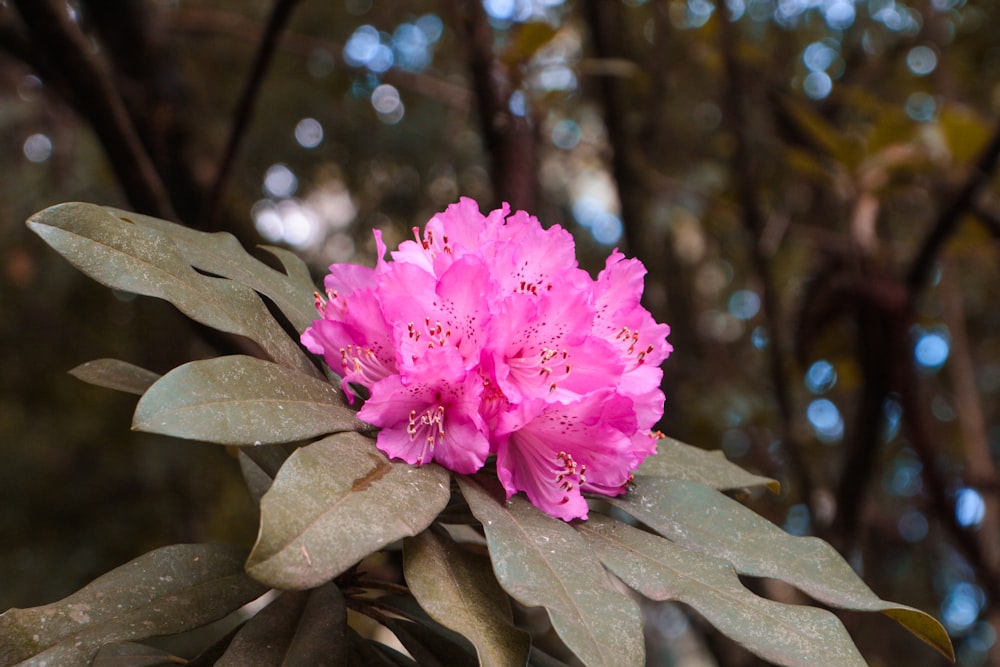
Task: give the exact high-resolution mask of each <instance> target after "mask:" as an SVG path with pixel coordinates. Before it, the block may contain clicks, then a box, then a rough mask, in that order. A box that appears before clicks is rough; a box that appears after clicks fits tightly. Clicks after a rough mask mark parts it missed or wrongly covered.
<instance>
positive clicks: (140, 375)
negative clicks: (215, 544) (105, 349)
mask: <svg viewBox="0 0 1000 667" xmlns="http://www.w3.org/2000/svg"><path fill="white" fill-rule="evenodd" d="M69 374H70V375H72V376H73V377H75V378H77V379H80V380H83V381H84V382H89V383H90V384H93V385H97V386H98V387H107V388H108V389H117V390H118V391H124V392H127V393H129V394H137V395H139V396H142V395H143V394H144V393H146V390H147V389H149V388H150V386H152V384H153V383H154V382H156V381H157V380H159V379H160V375H159V373H154V372H153V371H147V370H146V369H145V368H142V367H140V366H136V365H135V364H130V363H128V362H127V361H120V360H118V359H95V360H94V361H88V362H87V363H85V364H80V365H79V366H77V367H76V368H74V369H72V370H71V371H70V372H69Z"/></svg>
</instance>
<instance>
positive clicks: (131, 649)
mask: <svg viewBox="0 0 1000 667" xmlns="http://www.w3.org/2000/svg"><path fill="white" fill-rule="evenodd" d="M185 663H187V660H185V659H184V658H181V657H178V656H176V655H172V654H170V653H169V652H167V651H162V650H160V649H158V648H154V647H152V646H146V645H145V644H137V643H135V642H119V643H114V644H105V645H104V646H102V647H101V648H100V650H99V651H98V652H97V655H95V656H94V661H93V662H92V663H90V667H165V666H167V665H174V666H176V665H183V664H185Z"/></svg>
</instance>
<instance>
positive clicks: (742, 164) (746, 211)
mask: <svg viewBox="0 0 1000 667" xmlns="http://www.w3.org/2000/svg"><path fill="white" fill-rule="evenodd" d="M732 18H733V16H732V12H731V11H730V12H729V15H727V16H720V17H719V19H718V22H719V27H720V30H719V37H720V39H721V40H722V52H723V59H724V61H725V68H726V73H727V76H728V79H729V81H728V85H727V86H726V92H725V100H724V103H725V108H726V113H725V117H726V118H727V119H728V121H729V129H730V131H731V132H732V133H733V136H734V137H735V139H736V141H735V149H734V152H733V169H734V171H735V178H734V180H735V185H736V194H737V197H738V198H739V200H740V203H741V217H742V221H743V227H744V228H745V229H746V232H747V235H748V236H749V238H750V259H751V262H752V264H753V267H754V271H755V272H756V273H757V276H758V278H759V279H760V281H761V292H762V294H761V304H762V308H763V311H764V316H765V318H766V319H767V327H768V333H769V334H770V338H771V342H770V345H768V350H769V353H770V356H769V362H770V371H771V379H772V382H773V383H774V397H775V401H776V402H777V404H778V411H779V413H780V414H781V440H782V442H783V444H784V451H785V452H786V453H787V456H788V460H789V463H790V464H791V466H792V469H793V471H794V473H795V476H796V478H797V481H798V483H799V485H800V487H801V489H800V492H801V495H802V498H803V499H804V500H805V502H806V503H807V504H810V506H811V503H812V497H811V496H812V492H813V482H812V475H811V474H810V473H809V469H808V467H807V466H806V464H805V461H804V460H803V459H802V454H801V451H800V448H799V445H798V443H797V442H796V439H795V435H794V429H793V423H794V417H793V409H792V398H791V393H790V391H789V389H788V380H787V378H786V376H785V370H784V352H785V336H784V332H783V330H782V327H781V304H780V302H779V297H778V290H777V289H776V287H775V284H774V276H773V275H772V273H771V266H770V263H769V260H768V257H767V256H766V255H765V254H764V251H763V248H762V246H761V242H760V241H761V235H762V234H763V231H764V221H763V215H762V213H761V207H760V202H759V201H758V198H757V189H758V185H757V179H756V178H755V176H754V173H755V172H754V165H753V161H752V159H751V157H750V146H749V139H748V137H747V132H746V129H747V126H748V124H749V118H748V114H747V113H746V108H745V100H744V99H743V90H744V82H745V77H744V76H743V71H742V68H741V67H740V63H739V61H738V59H737V55H736V43H737V38H738V35H737V34H736V30H735V25H736V24H735V23H734V22H733V20H732Z"/></svg>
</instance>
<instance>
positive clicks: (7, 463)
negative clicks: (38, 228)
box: [0, 0, 1000, 667]
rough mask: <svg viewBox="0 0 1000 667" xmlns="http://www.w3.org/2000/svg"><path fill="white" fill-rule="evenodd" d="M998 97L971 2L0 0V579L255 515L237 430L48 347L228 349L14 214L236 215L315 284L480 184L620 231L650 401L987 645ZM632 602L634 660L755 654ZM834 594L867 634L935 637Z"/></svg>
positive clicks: (366, 259) (854, 555) (996, 365)
mask: <svg viewBox="0 0 1000 667" xmlns="http://www.w3.org/2000/svg"><path fill="white" fill-rule="evenodd" d="M998 111H1000V7H998V6H997V5H996V4H995V3H993V2H988V1H983V2H976V1H975V0H905V1H904V0H714V1H713V0H482V1H480V0H439V1H433V0H414V1H411V2H407V3H397V2H389V1H388V0H326V1H323V2H319V1H316V0H297V1H296V0H272V1H268V2H265V1H264V0H253V1H245V2H235V1H232V0H228V1H227V0H78V1H75V2H64V1H63V0H3V1H0V150H2V156H3V160H2V161H0V221H2V224H0V351H2V355H3V356H2V359H0V455H2V457H3V465H2V466H0V573H2V574H0V609H6V608H8V607H10V606H22V607H23V606H33V605H38V604H43V603H46V602H49V601H52V600H55V599H58V598H60V597H63V596H65V595H67V594H68V593H70V592H72V591H73V590H75V589H77V588H79V587H80V586H82V585H83V584H85V583H86V582H87V581H89V580H90V579H92V578H94V577H96V576H98V575H99V574H101V573H102V572H105V571H107V570H108V569H110V568H112V567H114V566H116V565H118V564H121V563H122V562H124V561H126V560H128V559H131V558H133V557H135V556H137V555H138V554H140V553H143V552H145V551H147V550H149V549H151V548H154V547H156V546H160V545H164V544H168V543H174V542H189V541H227V542H242V543H247V544H249V543H251V542H252V541H253V539H254V536H255V532H256V526H255V515H254V509H253V507H252V504H251V502H250V500H249V498H248V496H247V494H246V492H245V491H244V489H243V486H242V482H241V481H240V477H239V470H238V465H237V463H236V460H235V459H234V458H233V456H232V455H231V453H229V452H227V451H226V450H225V449H223V448H219V447H215V446H209V445H204V444H200V443H191V442H185V441H178V440H172V439H168V438H159V437H154V436H148V435H144V434H139V433H132V432H130V431H129V424H130V416H131V410H132V408H133V407H134V404H135V399H134V397H131V396H127V395H122V394H116V393H114V392H112V391H110V390H104V389H98V388H94V387H90V386H88V385H85V384H84V383H82V382H79V381H77V380H75V379H73V378H72V377H70V376H69V375H67V374H66V371H67V370H69V369H71V368H73V367H74V366H76V365H78V364H81V363H84V362H86V361H89V360H91V359H96V358H101V357H115V358H120V359H124V360H127V361H130V362H132V363H136V364H138V365H141V366H144V367H146V368H149V369H151V370H154V371H157V372H160V373H163V372H166V371H168V370H169V369H171V368H173V367H174V366H176V365H178V364H180V363H183V362H185V361H189V360H191V359H197V358H205V357H209V356H214V355H217V354H219V353H220V350H219V349H217V348H214V347H213V341H207V340H206V339H205V338H204V336H203V335H202V333H201V332H199V330H197V329H196V328H195V327H193V326H192V325H191V324H189V322H188V321H187V320H186V318H184V317H183V316H181V315H180V314H179V313H178V312H177V311H175V310H174V309H173V308H172V307H171V306H169V305H168V304H165V303H163V302H158V301H155V300H152V299H147V298H141V299H136V298H134V297H133V296H132V295H128V294H123V293H115V292H113V291H111V290H107V289H105V288H103V287H101V286H100V285H97V284H96V283H93V282H92V281H90V280H89V279H88V278H86V277H84V276H83V275H82V274H79V273H77V272H76V271H75V270H74V269H73V268H72V267H70V266H69V265H68V264H67V263H66V262H65V261H64V260H62V259H61V258H60V257H59V256H58V255H56V254H55V253H54V252H52V251H51V250H49V249H48V248H47V247H46V246H45V245H44V244H43V243H42V242H41V241H40V240H39V239H38V238H37V237H35V236H34V235H33V234H32V233H30V231H29V230H28V229H27V228H26V227H25V226H24V224H23V223H24V220H25V219H26V218H27V217H28V216H29V215H30V214H32V213H34V212H36V211H38V210H41V209H42V208H45V207H46V206H49V205H52V204H56V203H59V202H63V201H70V200H81V201H90V202H96V203H100V204H109V205H114V206H119V207H122V208H128V209H132V210H137V211H140V212H144V213H148V214H151V215H156V216H160V217H164V218H167V219H172V220H176V221H180V222H183V223H184V224H187V225H190V226H192V227H195V228H198V229H203V230H213V231H215V230H219V231H228V232H231V233H233V234H235V235H236V236H237V237H238V238H239V239H240V240H241V241H242V242H243V243H244V244H245V245H246V246H247V247H248V248H252V247H254V246H255V245H258V244H260V243H267V244H277V245H283V246H286V247H289V248H291V249H293V250H295V251H296V252H297V253H299V254H300V255H301V256H302V257H303V258H305V259H306V260H307V261H308V262H309V264H310V266H311V267H312V269H313V270H314V272H315V276H316V279H317V284H319V281H320V280H321V276H322V274H323V271H324V270H325V267H326V266H327V265H329V264H330V263H332V262H357V263H363V264H368V265H371V264H373V263H374V250H375V248H374V243H373V241H372V235H371V230H372V228H379V229H382V230H383V232H384V234H385V237H386V241H387V243H388V244H389V245H390V247H391V246H393V245H395V244H396V243H398V242H399V241H401V240H403V239H404V238H406V237H409V236H410V235H411V231H410V230H411V228H412V227H413V226H415V225H422V224H423V223H424V222H425V221H426V220H427V219H428V218H429V217H430V216H431V215H432V214H433V213H434V212H436V211H440V210H443V209H444V208H445V207H446V206H447V205H448V204H449V203H451V202H453V201H455V200H456V199H457V198H458V197H459V196H469V197H473V198H475V199H476V200H477V201H478V202H479V203H480V205H481V207H482V208H483V210H484V211H485V210H489V209H491V208H493V207H495V206H496V205H498V203H499V202H501V201H509V202H510V203H511V204H512V206H513V207H514V208H524V209H527V210H528V211H530V212H532V213H534V214H535V215H537V216H538V217H539V218H540V219H541V220H542V222H543V224H545V225H546V226H548V225H554V224H559V225H562V226H564V227H565V228H567V229H569V230H570V231H572V233H573V234H574V235H575V236H576V239H577V244H578V248H579V255H580V261H581V264H582V265H583V266H584V267H585V268H587V269H589V270H591V271H596V270H598V269H599V268H600V267H601V266H603V260H604V257H606V256H607V254H608V253H609V252H610V251H611V250H612V249H613V248H615V247H619V248H621V249H622V250H623V251H625V252H626V253H627V254H629V255H633V256H637V257H638V258H639V259H641V260H642V261H643V262H644V263H645V265H646V267H647V269H648V271H649V274H648V276H647V282H646V294H645V301H646V305H647V307H648V308H649V309H650V310H652V311H653V313H654V315H655V316H656V318H657V319H658V320H660V321H665V322H668V323H669V324H670V326H671V328H672V333H671V337H670V340H671V341H672V343H673V345H674V348H675V351H674V354H673V356H671V358H670V359H669V360H668V361H667V362H666V364H665V366H664V370H665V378H664V390H665V392H666V395H667V405H666V416H665V418H664V420H663V423H662V424H661V428H662V430H663V431H664V432H665V433H667V434H668V435H671V436H674V437H676V438H678V439H681V440H683V441H685V442H689V443H692V444H695V445H698V446H702V447H705V448H709V449H718V448H721V449H722V450H723V451H724V452H725V453H726V455H727V456H728V457H729V458H730V459H731V460H733V461H735V462H736V463H738V464H740V465H742V466H744V467H747V468H749V469H751V470H753V471H755V472H759V473H762V474H766V475H769V476H772V477H775V478H777V479H779V480H780V481H781V483H782V493H781V494H780V495H779V496H769V495H763V494H758V495H754V496H753V497H751V498H750V499H749V503H750V504H751V506H753V507H754V509H756V510H757V511H759V512H761V513H762V514H764V515H765V516H767V517H768V518H770V519H771V520H772V521H774V522H775V523H777V524H779V525H781V526H783V527H784V528H785V529H786V530H788V531H789V532H792V533H794V534H798V535H817V536H820V537H822V538H823V539H826V540H829V541H830V542H832V543H833V544H834V545H835V546H836V547H837V548H838V549H839V550H840V551H841V553H843V554H844V555H845V557H846V558H847V559H848V560H849V562H850V563H851V564H852V565H853V566H854V567H855V569H856V570H857V571H858V572H859V573H860V574H861V575H862V576H863V577H864V579H865V580H866V581H867V582H868V584H869V585H870V586H871V587H872V588H873V589H874V591H875V592H876V593H878V594H879V595H880V596H882V597H884V598H887V599H891V600H894V601H899V602H903V603H905V604H909V605H912V606H915V607H918V608H921V609H924V610H927V611H929V612H931V613H932V614H934V615H935V616H937V617H938V618H939V619H941V620H942V622H943V623H944V624H945V626H946V627H947V629H948V631H949V632H950V633H951V635H952V637H953V639H954V641H955V643H956V648H957V650H958V655H959V664H960V665H963V666H980V665H988V664H1000V649H998V647H997V636H996V635H997V631H998V629H1000V606H998V605H1000V513H998V510H1000V502H998V501H1000V496H998V493H1000V485H998V477H997V471H996V464H997V459H998V456H1000V401H998V395H1000V308H998V306H997V304H998V298H1000V263H998V261H997V259H998V257H1000V242H998V239H1000V187H998V183H997V180H998V179H997V178H996V176H995V170H996V162H997V157H998V153H1000V132H998V129H997V128H998V119H1000V114H998ZM747 583H748V585H750V586H753V587H754V588H755V589H756V590H759V591H762V592H764V593H766V594H768V595H772V596H774V597H777V598H779V599H782V600H787V601H793V602H794V601H796V600H798V601H802V600H803V598H802V597H801V594H800V593H797V592H795V591H791V590H787V589H785V588H782V587H781V586H779V585H778V584H776V583H775V582H770V581H748V582H747ZM646 613H647V617H648V620H649V631H650V649H649V657H650V664H655V665H689V666H690V665H713V664H716V665H722V666H725V667H729V666H742V665H753V664H758V663H757V661H756V660H755V659H754V658H752V657H751V656H749V655H748V654H746V653H745V652H743V651H742V650H741V649H739V648H738V647H737V646H735V645H733V644H732V643H731V642H729V641H728V640H726V639H724V638H722V637H721V636H719V635H718V634H717V633H714V631H712V630H711V628H709V627H708V626H706V624H705V623H704V622H702V621H701V620H700V619H699V618H697V617H696V616H694V615H693V614H692V613H691V612H689V611H687V610H686V609H684V608H683V607H679V606H676V605H669V604H668V605H650V606H649V607H647V609H646ZM842 618H843V619H844V621H845V623H846V624H847V626H848V628H849V630H850V631H851V632H852V634H853V635H854V636H855V638H856V639H857V641H858V643H859V646H860V648H861V650H862V652H863V653H864V655H865V657H866V659H867V660H868V661H869V662H870V663H871V664H873V665H899V664H913V665H938V664H945V663H944V661H943V660H942V659H941V658H939V657H938V656H936V654H934V653H933V651H931V650H930V649H929V648H927V647H926V646H924V645H922V644H921V643H920V642H919V641H918V640H916V639H914V638H913V637H911V636H909V635H908V634H907V633H906V632H905V631H903V630H902V629H900V628H898V627H896V626H895V625H894V624H893V623H892V622H891V621H889V620H887V619H882V618H881V617H875V618H872V617H871V616H869V615H854V614H844V615H842Z"/></svg>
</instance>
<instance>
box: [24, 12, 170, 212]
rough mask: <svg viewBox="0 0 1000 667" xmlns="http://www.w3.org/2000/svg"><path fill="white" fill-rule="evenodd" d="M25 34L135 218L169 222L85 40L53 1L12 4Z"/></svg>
mask: <svg viewBox="0 0 1000 667" xmlns="http://www.w3.org/2000/svg"><path fill="white" fill-rule="evenodd" d="M12 4H13V5H14V6H15V7H16V8H17V11H18V13H19V14H20V16H21V19H22V20H23V21H24V24H25V26H26V27H27V29H28V33H29V39H30V41H31V42H32V46H33V54H34V57H35V58H36V59H38V60H39V61H45V64H44V65H42V66H41V67H40V70H41V71H40V72H39V73H40V74H43V75H44V74H45V73H46V72H47V73H49V74H50V75H52V76H59V81H58V82H56V84H55V85H56V88H57V89H58V88H60V87H62V88H64V89H65V90H67V91H68V92H69V94H70V96H71V98H72V102H73V104H74V106H75V107H76V108H77V110H78V111H79V112H80V114H81V115H82V116H84V117H85V118H86V119H87V120H88V121H89V122H90V125H91V126H92V127H93V128H94V132H95V133H96V134H97V137H98V139H99V140H100V142H101V145H102V146H103V147H104V150H105V152H106V153H107V156H108V160H109V161H110V163H111V167H112V168H113V169H114V171H115V174H116V175H117V176H118V180H119V182H120V183H121V184H122V188H123V189H124V190H125V195H126V196H127V197H128V200H129V202H130V203H131V204H132V206H134V207H135V208H136V209H137V210H138V211H139V212H141V213H148V214H150V215H155V216H159V217H161V218H174V217H175V216H174V212H173V208H172V207H171V205H170V198H169V197H168V195H167V191H166V188H165V187H164V186H163V182H162V181H161V180H160V176H159V174H158V173H157V171H156V168H155V167H154V166H153V162H152V160H150V158H149V154H148V153H146V150H145V149H144V148H143V145H142V142H141V141H140V139H139V135H138V133H137V132H136V130H135V126H134V125H133V124H132V120H131V118H130V117H129V115H128V112H127V111H126V109H125V105H124V104H123V103H122V99H121V96H120V95H119V94H118V91H117V90H116V89H115V86H114V84H113V83H112V81H111V78H110V77H109V76H108V74H107V72H106V70H105V68H104V67H102V65H101V63H100V62H99V61H98V57H97V56H95V55H94V54H92V53H91V50H90V48H89V46H88V44H87V41H86V38H85V37H84V36H83V34H82V33H81V32H80V29H79V27H78V26H77V24H76V23H74V22H73V21H72V20H71V19H70V17H69V15H68V13H67V10H66V5H65V3H62V2H55V0H13V3H12Z"/></svg>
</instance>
